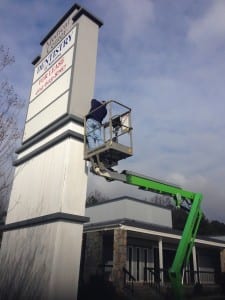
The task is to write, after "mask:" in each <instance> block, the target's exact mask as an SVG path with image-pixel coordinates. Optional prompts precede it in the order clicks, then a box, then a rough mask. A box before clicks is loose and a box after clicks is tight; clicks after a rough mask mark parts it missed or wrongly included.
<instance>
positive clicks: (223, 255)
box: [220, 249, 225, 273]
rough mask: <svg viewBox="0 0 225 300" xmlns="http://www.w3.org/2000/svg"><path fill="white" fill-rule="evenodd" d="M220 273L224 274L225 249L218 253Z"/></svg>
mask: <svg viewBox="0 0 225 300" xmlns="http://www.w3.org/2000/svg"><path fill="white" fill-rule="evenodd" d="M220 265H221V272H223V273H225V249H223V250H222V251H221V252H220Z"/></svg>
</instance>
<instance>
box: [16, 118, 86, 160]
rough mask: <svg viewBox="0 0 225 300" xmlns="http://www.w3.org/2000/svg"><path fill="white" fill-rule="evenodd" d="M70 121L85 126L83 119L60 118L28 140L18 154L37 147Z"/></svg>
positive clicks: (17, 151) (18, 150)
mask: <svg viewBox="0 0 225 300" xmlns="http://www.w3.org/2000/svg"><path fill="white" fill-rule="evenodd" d="M70 121H72V122H74V123H76V124H79V125H81V126H84V120H83V119H82V118H79V117H77V116H74V115H71V114H69V115H68V114H66V115H64V116H62V117H60V118H59V119H58V120H56V121H55V122H53V123H52V124H50V125H48V126H47V127H46V128H44V129H43V130H42V131H41V132H39V133H37V134H35V135H34V136H33V137H31V138H29V139H28V140H26V141H25V142H24V143H23V145H22V146H21V147H20V148H19V149H17V150H16V153H17V154H19V153H21V152H23V151H24V150H26V149H28V148H29V147H31V146H33V145H35V144H36V143H38V142H39V141H41V140H42V139H44V138H45V137H47V136H49V135H50V134H51V133H53V132H55V131H56V130H57V129H59V128H61V127H62V126H64V125H66V124H67V123H69V122H70Z"/></svg>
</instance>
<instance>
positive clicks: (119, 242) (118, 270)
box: [112, 229, 127, 289]
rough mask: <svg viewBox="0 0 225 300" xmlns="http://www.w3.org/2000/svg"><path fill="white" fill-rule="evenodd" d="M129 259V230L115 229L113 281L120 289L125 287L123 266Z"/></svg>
mask: <svg viewBox="0 0 225 300" xmlns="http://www.w3.org/2000/svg"><path fill="white" fill-rule="evenodd" d="M126 260H127V231H126V230H122V229H115V230H114V242H113V270H112V281H113V282H114V284H115V286H116V287H117V288H118V289H121V288H123V267H126Z"/></svg>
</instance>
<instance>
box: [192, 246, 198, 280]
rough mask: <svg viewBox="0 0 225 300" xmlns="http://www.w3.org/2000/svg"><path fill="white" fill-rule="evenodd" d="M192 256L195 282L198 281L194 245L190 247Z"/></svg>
mask: <svg viewBox="0 0 225 300" xmlns="http://www.w3.org/2000/svg"><path fill="white" fill-rule="evenodd" d="M192 257H193V269H194V280H195V283H196V282H198V273H197V271H198V267H197V255H196V247H195V246H193V248H192Z"/></svg>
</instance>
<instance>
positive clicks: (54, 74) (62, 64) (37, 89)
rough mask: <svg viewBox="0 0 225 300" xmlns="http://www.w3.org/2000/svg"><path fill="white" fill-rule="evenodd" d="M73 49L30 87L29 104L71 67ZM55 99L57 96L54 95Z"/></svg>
mask: <svg viewBox="0 0 225 300" xmlns="http://www.w3.org/2000/svg"><path fill="white" fill-rule="evenodd" d="M73 52H74V47H72V48H71V49H70V50H69V51H68V52H67V53H66V54H65V55H63V56H61V58H60V59H59V60H57V62H56V63H55V64H54V65H52V66H51V67H50V68H49V69H48V71H47V72H45V73H44V74H43V75H42V76H41V77H40V78H39V79H38V80H37V81H36V82H35V83H34V84H33V86H32V90H31V95H30V102H31V101H32V100H33V99H34V98H36V97H37V96H38V95H39V94H40V93H42V92H43V91H44V90H45V89H46V88H48V87H49V86H50V85H51V84H52V83H53V82H54V81H55V80H56V79H57V78H59V77H60V76H61V75H62V74H63V73H64V72H65V71H66V70H67V69H68V68H69V67H70V66H71V65H72V60H73ZM56 97H57V95H56Z"/></svg>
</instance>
